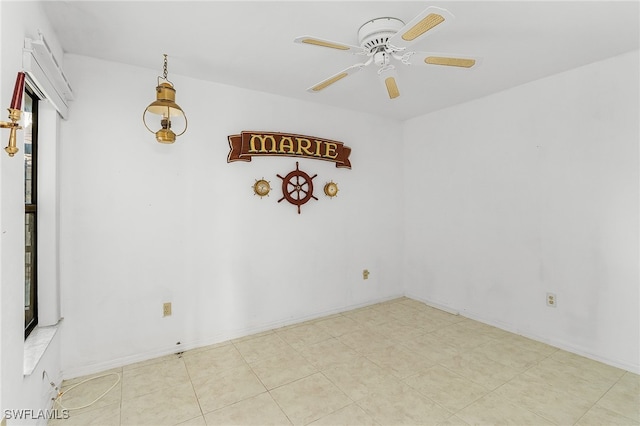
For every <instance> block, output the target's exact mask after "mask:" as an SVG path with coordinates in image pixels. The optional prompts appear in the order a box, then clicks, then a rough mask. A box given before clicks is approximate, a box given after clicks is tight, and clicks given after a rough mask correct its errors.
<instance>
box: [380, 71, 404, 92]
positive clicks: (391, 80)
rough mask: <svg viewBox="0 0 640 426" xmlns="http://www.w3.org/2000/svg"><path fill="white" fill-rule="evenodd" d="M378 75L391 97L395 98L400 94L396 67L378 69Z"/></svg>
mask: <svg viewBox="0 0 640 426" xmlns="http://www.w3.org/2000/svg"><path fill="white" fill-rule="evenodd" d="M378 77H380V81H381V82H382V84H383V85H384V88H385V90H386V91H387V95H389V99H395V98H397V97H398V96H400V90H399V89H398V73H397V72H396V70H395V68H393V67H387V68H382V69H380V70H379V71H378Z"/></svg>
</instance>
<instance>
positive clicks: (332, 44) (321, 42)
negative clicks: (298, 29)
mask: <svg viewBox="0 0 640 426" xmlns="http://www.w3.org/2000/svg"><path fill="white" fill-rule="evenodd" d="M293 42H294V43H299V44H310V45H312V46H320V47H328V48H330V49H337V50H342V51H345V52H350V53H353V54H355V55H357V54H366V52H365V50H364V49H363V48H362V47H360V46H353V45H350V44H345V43H340V42H337V41H331V40H326V39H323V38H318V37H312V36H300V37H296V38H295V39H294V40H293Z"/></svg>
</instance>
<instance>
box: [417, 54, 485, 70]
mask: <svg viewBox="0 0 640 426" xmlns="http://www.w3.org/2000/svg"><path fill="white" fill-rule="evenodd" d="M424 62H425V63H426V64H429V65H446V66H450V67H462V68H471V67H472V66H474V65H475V64H476V61H475V59H465V58H443V57H440V56H427V57H426V58H424Z"/></svg>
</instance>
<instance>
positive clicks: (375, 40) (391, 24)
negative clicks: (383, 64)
mask: <svg viewBox="0 0 640 426" xmlns="http://www.w3.org/2000/svg"><path fill="white" fill-rule="evenodd" d="M402 27H404V22H402V21H401V20H399V19H397V18H376V19H372V20H371V21H367V22H366V23H365V24H363V25H362V26H361V27H360V29H359V30H358V40H359V41H360V46H362V47H363V48H364V49H366V50H367V51H368V52H369V53H371V52H374V51H375V50H377V49H378V48H379V47H381V46H384V45H385V44H386V43H387V41H388V40H389V37H391V36H393V35H394V34H396V33H397V32H398V31H400V28H402Z"/></svg>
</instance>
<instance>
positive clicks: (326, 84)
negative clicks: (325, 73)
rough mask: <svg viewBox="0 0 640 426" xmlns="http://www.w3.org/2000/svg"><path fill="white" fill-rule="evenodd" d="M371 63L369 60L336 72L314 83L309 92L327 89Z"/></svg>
mask: <svg viewBox="0 0 640 426" xmlns="http://www.w3.org/2000/svg"><path fill="white" fill-rule="evenodd" d="M369 63H370V62H367V63H364V64H356V65H351V66H350V67H349V68H346V69H344V70H342V71H340V72H339V73H337V74H334V75H332V76H331V77H329V78H327V79H325V80H322V81H321V82H320V83H317V84H314V85H313V86H311V87H309V88H308V89H307V92H310V93H318V92H319V91H321V90H323V89H326V88H327V87H329V86H331V85H332V84H334V83H337V82H338V81H340V80H342V79H343V78H345V77H347V76H350V75H351V74H354V73H356V72H358V71H360V70H361V69H362V68H364V67H366V66H367V65H368V64H369Z"/></svg>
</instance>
